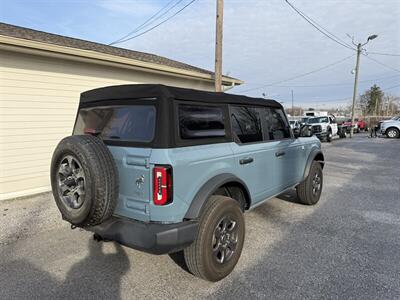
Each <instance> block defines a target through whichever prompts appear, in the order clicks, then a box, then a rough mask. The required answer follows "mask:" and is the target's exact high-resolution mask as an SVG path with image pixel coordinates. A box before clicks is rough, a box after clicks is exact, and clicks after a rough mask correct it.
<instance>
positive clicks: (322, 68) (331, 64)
mask: <svg viewBox="0 0 400 300" xmlns="http://www.w3.org/2000/svg"><path fill="white" fill-rule="evenodd" d="M354 55H355V54H352V55H350V56H347V57H345V58H343V59H341V60H338V61H335V62H333V63H330V64H328V65H325V66H323V67H321V68H318V69H316V70H313V71H310V72H307V73H303V74H299V75H296V76H293V77H290V78H287V79H283V80H279V81H275V82H273V83H270V84H266V85H263V86H260V87H255V88H251V89H247V90H243V91H241V92H242V93H244V92H249V91H254V90H259V89H262V88H265V87H268V86H273V85H276V84H279V83H282V82H286V81H290V80H294V79H297V78H300V77H304V76H307V75H310V74H313V73H316V72H319V71H322V70H325V69H327V68H330V67H332V66H334V65H337V64H339V63H341V62H343V61H345V60H347V59H349V58H350V57H353V56H354Z"/></svg>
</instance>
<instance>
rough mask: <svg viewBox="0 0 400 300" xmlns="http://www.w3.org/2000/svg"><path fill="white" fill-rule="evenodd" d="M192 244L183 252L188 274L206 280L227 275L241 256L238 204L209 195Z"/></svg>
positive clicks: (241, 239) (242, 232)
mask: <svg viewBox="0 0 400 300" xmlns="http://www.w3.org/2000/svg"><path fill="white" fill-rule="evenodd" d="M199 225H200V226H199V231H198V234H197V237H196V239H195V241H194V242H193V243H192V244H191V245H190V246H189V247H187V248H185V249H184V257H185V262H186V265H187V267H188V269H189V271H190V272H191V273H192V274H193V275H195V276H198V277H200V278H203V279H205V280H208V281H213V282H215V281H218V280H221V279H222V278H224V277H226V276H227V275H229V274H230V273H231V272H232V270H233V269H234V267H235V266H236V263H237V262H238V260H239V258H240V255H241V253H242V248H243V243H244V235H245V225H244V218H243V212H242V210H241V208H240V204H239V203H238V202H237V201H235V200H233V199H232V198H229V197H225V196H211V197H210V199H208V201H207V202H206V204H205V207H204V208H203V212H202V214H201V217H200V224H199Z"/></svg>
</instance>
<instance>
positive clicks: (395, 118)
mask: <svg viewBox="0 0 400 300" xmlns="http://www.w3.org/2000/svg"><path fill="white" fill-rule="evenodd" d="M391 120H400V116H396V117H393V118H391Z"/></svg>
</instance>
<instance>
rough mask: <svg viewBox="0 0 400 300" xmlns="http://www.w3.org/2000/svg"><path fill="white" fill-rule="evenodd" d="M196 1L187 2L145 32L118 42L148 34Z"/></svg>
mask: <svg viewBox="0 0 400 300" xmlns="http://www.w3.org/2000/svg"><path fill="white" fill-rule="evenodd" d="M196 1H197V0H192V1H190V2H189V3H188V4H186V5H185V6H184V7H182V8H181V9H180V10H178V11H177V12H175V13H174V14H172V15H171V16H169V17H168V18H166V19H164V20H163V21H162V22H160V23H158V24H157V25H154V26H153V27H150V28H149V29H147V30H145V31H143V32H141V33H139V34H136V35H134V36H132V37H130V38H126V39H124V40H121V41H119V42H118V43H124V42H127V41H130V40H132V39H134V38H137V37H139V36H141V35H144V34H146V33H147V32H149V31H152V30H153V29H156V28H157V27H159V26H161V25H162V24H164V23H166V22H167V21H169V20H171V19H172V18H173V17H175V16H176V15H178V14H179V13H180V12H182V11H183V10H184V9H185V8H187V7H188V6H189V5H191V4H193V3H194V2H196Z"/></svg>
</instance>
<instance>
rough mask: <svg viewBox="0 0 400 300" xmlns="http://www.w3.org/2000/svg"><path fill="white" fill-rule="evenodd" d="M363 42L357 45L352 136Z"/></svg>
mask: <svg viewBox="0 0 400 300" xmlns="http://www.w3.org/2000/svg"><path fill="white" fill-rule="evenodd" d="M361 47H362V45H361V43H358V45H357V61H356V75H355V76H354V90H353V104H352V106H351V127H350V138H352V137H353V129H354V127H353V124H354V108H355V106H356V97H357V86H358V71H359V69H360V54H361Z"/></svg>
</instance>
